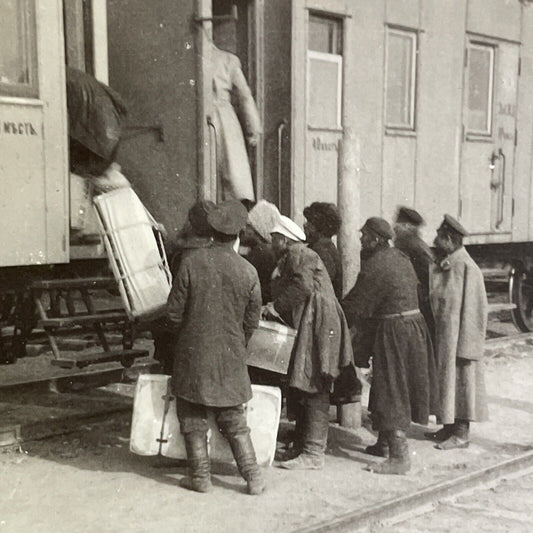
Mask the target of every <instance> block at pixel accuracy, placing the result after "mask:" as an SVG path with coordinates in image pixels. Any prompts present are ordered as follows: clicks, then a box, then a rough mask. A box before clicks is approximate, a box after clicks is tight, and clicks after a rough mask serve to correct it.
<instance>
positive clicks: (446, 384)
mask: <svg viewBox="0 0 533 533" xmlns="http://www.w3.org/2000/svg"><path fill="white" fill-rule="evenodd" d="M466 235H468V232H467V231H466V230H465V228H463V226H462V225H461V224H460V223H459V222H458V221H457V220H455V219H454V218H453V217H451V216H450V215H445V216H444V220H443V222H442V224H441V225H440V227H439V229H438V230H437V237H436V238H435V247H436V250H437V254H438V257H439V261H438V263H437V264H436V265H433V267H432V268H431V271H430V284H429V290H430V298H431V307H432V309H433V313H434V316H435V350H436V352H437V361H438V375H439V382H440V393H441V405H442V408H441V412H440V416H439V417H438V418H439V421H440V422H441V423H443V424H444V427H443V428H442V429H440V430H439V431H437V432H436V433H427V434H426V436H427V437H429V438H430V439H431V440H433V441H436V442H437V445H436V447H437V448H438V449H441V450H451V449H454V448H466V447H468V445H469V429H470V422H472V421H476V422H482V421H484V420H486V419H487V418H488V408H487V396H486V392H485V382H484V376H483V361H482V357H483V349H484V344H485V330H486V327H487V308H488V304H487V294H486V292H485V283H484V280H483V274H482V272H481V270H480V268H479V267H478V266H477V265H476V263H475V262H474V260H473V259H472V258H471V257H470V255H469V254H468V252H467V251H466V250H465V248H464V246H463V237H465V236H466Z"/></svg>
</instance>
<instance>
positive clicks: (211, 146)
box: [207, 115, 219, 197]
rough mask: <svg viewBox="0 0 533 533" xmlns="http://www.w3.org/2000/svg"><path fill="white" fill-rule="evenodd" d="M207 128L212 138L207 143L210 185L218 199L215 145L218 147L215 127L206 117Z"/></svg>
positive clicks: (209, 118)
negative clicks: (211, 184) (213, 186)
mask: <svg viewBox="0 0 533 533" xmlns="http://www.w3.org/2000/svg"><path fill="white" fill-rule="evenodd" d="M207 126H208V128H209V129H210V130H212V131H213V137H214V142H211V143H209V152H210V163H211V176H212V180H211V183H214V184H215V187H216V194H217V197H218V193H219V183H218V173H217V156H218V154H217V145H218V142H217V140H218V139H217V127H216V126H215V124H214V122H213V120H212V119H211V117H210V116H209V115H208V116H207ZM213 154H214V155H215V158H214V163H213Z"/></svg>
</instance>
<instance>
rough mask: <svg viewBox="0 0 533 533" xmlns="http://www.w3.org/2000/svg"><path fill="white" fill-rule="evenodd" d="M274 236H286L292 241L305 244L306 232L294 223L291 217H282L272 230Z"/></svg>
mask: <svg viewBox="0 0 533 533" xmlns="http://www.w3.org/2000/svg"><path fill="white" fill-rule="evenodd" d="M270 233H272V234H274V233H277V234H279V235H284V236H285V237H287V238H288V239H290V240H291V241H296V242H304V241H305V232H304V230H303V229H302V228H300V226H298V224H296V222H293V221H292V220H291V219H290V218H289V217H286V216H284V215H280V218H279V221H278V223H277V224H276V225H275V226H274V227H273V228H272V230H271V232H270Z"/></svg>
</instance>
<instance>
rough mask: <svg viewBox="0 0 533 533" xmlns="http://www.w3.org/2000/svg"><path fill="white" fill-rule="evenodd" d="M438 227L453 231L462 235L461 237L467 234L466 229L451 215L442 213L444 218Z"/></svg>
mask: <svg viewBox="0 0 533 533" xmlns="http://www.w3.org/2000/svg"><path fill="white" fill-rule="evenodd" d="M439 229H443V230H445V231H453V232H455V233H458V234H459V235H462V236H463V237H466V236H468V231H466V229H465V228H464V227H463V226H462V225H461V224H460V223H459V222H458V221H457V220H456V219H455V218H453V217H452V216H451V215H444V220H443V221H442V224H441V225H440V227H439Z"/></svg>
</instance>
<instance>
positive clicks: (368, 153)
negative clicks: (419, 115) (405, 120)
mask: <svg viewBox="0 0 533 533" xmlns="http://www.w3.org/2000/svg"><path fill="white" fill-rule="evenodd" d="M352 20H353V40H352V43H353V49H351V50H346V52H345V53H346V54H352V58H353V63H354V77H353V80H352V81H351V82H350V84H349V86H348V87H349V89H348V90H349V91H351V92H352V95H353V102H354V106H355V112H354V117H355V119H354V121H355V136H356V143H357V144H358V147H359V151H360V154H361V156H360V183H361V217H360V219H361V220H365V219H366V218H367V217H369V216H374V215H376V214H379V213H381V176H382V139H383V126H382V123H383V120H382V117H383V91H382V88H383V64H384V63H383V61H384V44H385V27H384V21H385V4H384V2H383V1H382V0H379V1H377V0H362V1H360V2H357V5H356V8H355V14H354V17H353V19H352Z"/></svg>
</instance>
